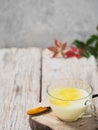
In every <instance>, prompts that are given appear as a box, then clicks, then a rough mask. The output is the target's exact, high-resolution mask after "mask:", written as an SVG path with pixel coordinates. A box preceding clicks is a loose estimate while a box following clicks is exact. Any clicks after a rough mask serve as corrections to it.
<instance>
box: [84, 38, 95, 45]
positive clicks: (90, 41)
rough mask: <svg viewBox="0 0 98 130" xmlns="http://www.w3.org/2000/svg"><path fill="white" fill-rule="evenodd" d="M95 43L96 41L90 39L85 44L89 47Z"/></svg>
mask: <svg viewBox="0 0 98 130" xmlns="http://www.w3.org/2000/svg"><path fill="white" fill-rule="evenodd" d="M95 42H96V39H95V38H93V37H90V38H89V39H88V40H87V41H86V44H87V46H89V45H91V44H94V43H95Z"/></svg>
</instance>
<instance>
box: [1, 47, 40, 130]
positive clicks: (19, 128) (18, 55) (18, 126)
mask: <svg viewBox="0 0 98 130" xmlns="http://www.w3.org/2000/svg"><path fill="white" fill-rule="evenodd" d="M40 69H41V49H38V48H28V49H16V48H12V49H0V130H30V126H29V122H28V116H27V115H26V111H27V110H28V109H30V108H32V107H33V106H34V105H35V104H36V103H38V102H39V101H40V78H41V77H40V76H41V71H40Z"/></svg>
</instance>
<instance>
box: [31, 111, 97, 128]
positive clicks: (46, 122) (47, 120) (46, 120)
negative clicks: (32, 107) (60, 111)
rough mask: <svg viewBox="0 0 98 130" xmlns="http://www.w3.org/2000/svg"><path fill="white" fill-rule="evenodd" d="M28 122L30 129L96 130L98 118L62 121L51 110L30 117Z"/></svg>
mask: <svg viewBox="0 0 98 130" xmlns="http://www.w3.org/2000/svg"><path fill="white" fill-rule="evenodd" d="M29 122H30V126H31V128H32V130H98V120H96V119H95V118H94V117H90V118H84V119H83V118H82V119H79V120H77V121H75V122H64V121H61V120H59V119H58V118H57V117H56V116H55V115H54V114H53V113H52V112H50V113H47V114H42V115H38V116H34V117H30V118H29Z"/></svg>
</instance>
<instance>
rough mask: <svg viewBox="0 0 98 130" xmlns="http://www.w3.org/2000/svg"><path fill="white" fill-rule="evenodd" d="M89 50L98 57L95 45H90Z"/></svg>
mask: <svg viewBox="0 0 98 130" xmlns="http://www.w3.org/2000/svg"><path fill="white" fill-rule="evenodd" d="M88 51H89V53H90V54H92V55H94V56H95V57H97V50H96V49H95V47H88Z"/></svg>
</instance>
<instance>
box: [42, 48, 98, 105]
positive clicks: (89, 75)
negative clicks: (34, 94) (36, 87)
mask: <svg viewBox="0 0 98 130" xmlns="http://www.w3.org/2000/svg"><path fill="white" fill-rule="evenodd" d="M42 59H43V60H42V61H43V62H42V88H43V89H42V101H47V98H46V97H47V96H46V95H47V94H46V88H47V86H48V85H50V83H51V82H54V81H57V80H59V79H64V78H76V79H82V80H84V81H87V82H90V83H92V84H93V88H94V89H95V90H94V91H95V93H96V92H98V68H97V64H96V61H95V59H94V57H93V56H92V57H90V58H89V59H87V58H81V59H77V58H69V59H66V60H65V59H64V58H52V57H51V52H50V51H48V50H47V49H46V50H44V51H43V57H42ZM96 101H97V105H98V99H96Z"/></svg>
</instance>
